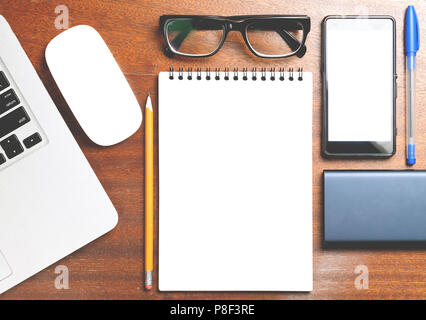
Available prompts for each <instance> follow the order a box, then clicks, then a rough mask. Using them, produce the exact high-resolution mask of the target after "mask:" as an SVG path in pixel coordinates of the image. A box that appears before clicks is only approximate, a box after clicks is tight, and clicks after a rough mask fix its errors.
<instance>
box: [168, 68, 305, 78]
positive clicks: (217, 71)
mask: <svg viewBox="0 0 426 320" xmlns="http://www.w3.org/2000/svg"><path fill="white" fill-rule="evenodd" d="M186 72H187V79H188V80H192V79H193V76H192V75H193V72H192V67H188V68H187V69H186ZM184 73H185V68H183V67H180V68H179V69H178V79H179V80H183V79H184V76H185V74H184ZM196 73H197V80H202V79H203V72H202V69H201V68H197V69H196ZM248 73H249V71H248V68H243V70H242V78H241V79H242V80H244V81H247V80H248V79H249V75H248ZM267 73H268V71H267V69H266V67H263V68H261V69H260V79H261V80H262V81H266V80H267ZM296 73H297V80H298V81H303V67H299V68H297V71H296ZM229 74H230V70H229V68H225V70H224V77H223V79H224V80H229V79H230V78H229ZM285 75H286V72H285V68H280V69H279V77H278V78H276V72H275V68H274V67H271V69H270V70H269V80H271V81H275V80H276V79H279V80H280V81H284V80H285ZM174 78H175V72H174V69H173V66H171V67H170V68H169V79H170V80H173V79H174ZM214 78H215V79H216V80H220V78H221V71H220V68H215V70H214ZM205 79H206V80H210V79H211V70H210V68H206V72H205ZM239 79H240V72H239V70H238V68H234V70H233V80H234V81H238V80H239ZM294 79H295V71H294V68H293V67H290V68H288V80H290V81H293V80H294ZM251 80H252V81H256V80H257V69H256V67H254V68H252V70H251Z"/></svg>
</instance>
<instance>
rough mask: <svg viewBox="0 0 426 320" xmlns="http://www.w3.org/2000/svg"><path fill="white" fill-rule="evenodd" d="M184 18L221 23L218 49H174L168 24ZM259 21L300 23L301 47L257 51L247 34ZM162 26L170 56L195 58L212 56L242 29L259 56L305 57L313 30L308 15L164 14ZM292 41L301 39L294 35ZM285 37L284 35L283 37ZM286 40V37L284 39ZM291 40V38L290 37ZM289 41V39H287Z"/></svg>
mask: <svg viewBox="0 0 426 320" xmlns="http://www.w3.org/2000/svg"><path fill="white" fill-rule="evenodd" d="M179 19H180V20H182V19H208V20H212V21H215V22H217V23H219V25H221V26H222V27H223V35H222V39H221V41H220V43H219V45H218V47H217V49H216V50H214V51H212V52H210V53H207V54H186V53H182V52H179V51H177V50H176V49H174V47H173V46H172V44H171V43H170V42H169V39H168V32H167V25H168V24H169V23H170V22H172V21H176V20H179ZM259 22H270V23H274V22H276V24H277V26H280V25H281V24H282V23H283V22H290V23H297V24H300V25H301V27H302V31H303V38H302V41H301V42H300V45H299V47H298V48H297V49H296V50H295V51H294V52H291V53H288V54H284V55H265V54H261V53H259V52H257V51H256V50H255V49H254V48H253V47H252V46H251V44H250V41H249V39H248V36H247V28H248V26H250V25H251V24H254V23H259ZM160 28H161V29H162V31H163V36H164V40H165V42H166V44H167V47H166V48H165V52H164V53H165V54H166V55H167V56H169V57H172V56H173V55H174V54H175V55H178V56H183V57H194V58H197V57H198V58H200V57H211V56H213V55H214V54H216V53H217V52H218V51H219V50H220V49H221V48H222V46H223V44H224V43H225V40H226V37H227V35H228V33H229V32H230V31H234V30H235V31H240V33H241V35H242V37H243V39H244V42H245V43H246V45H247V47H248V48H249V50H250V51H251V52H252V53H253V54H254V55H255V56H257V57H260V58H272V59H276V58H287V57H291V56H294V55H296V56H298V57H299V58H301V57H303V56H304V55H305V53H306V46H305V43H306V38H307V36H308V34H309V32H310V30H311V19H310V18H309V17H308V16H306V15H300V16H298V15H246V16H229V17H223V16H208V15H206V16H203V15H163V16H161V17H160ZM281 36H282V37H283V35H281ZM286 37H292V35H291V34H289V33H288V32H287V35H286ZM292 38H293V40H292V41H297V42H299V40H297V39H295V38H294V37H292ZM283 39H284V37H283ZM284 40H285V39H284ZM290 40H291V39H290ZM285 41H286V42H287V40H285Z"/></svg>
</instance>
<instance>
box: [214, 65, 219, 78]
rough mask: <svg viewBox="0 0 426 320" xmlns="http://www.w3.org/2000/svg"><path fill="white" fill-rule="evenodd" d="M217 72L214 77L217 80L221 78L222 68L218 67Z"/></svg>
mask: <svg viewBox="0 0 426 320" xmlns="http://www.w3.org/2000/svg"><path fill="white" fill-rule="evenodd" d="M215 73H216V76H215V77H214V78H215V79H216V80H220V68H216V70H215Z"/></svg>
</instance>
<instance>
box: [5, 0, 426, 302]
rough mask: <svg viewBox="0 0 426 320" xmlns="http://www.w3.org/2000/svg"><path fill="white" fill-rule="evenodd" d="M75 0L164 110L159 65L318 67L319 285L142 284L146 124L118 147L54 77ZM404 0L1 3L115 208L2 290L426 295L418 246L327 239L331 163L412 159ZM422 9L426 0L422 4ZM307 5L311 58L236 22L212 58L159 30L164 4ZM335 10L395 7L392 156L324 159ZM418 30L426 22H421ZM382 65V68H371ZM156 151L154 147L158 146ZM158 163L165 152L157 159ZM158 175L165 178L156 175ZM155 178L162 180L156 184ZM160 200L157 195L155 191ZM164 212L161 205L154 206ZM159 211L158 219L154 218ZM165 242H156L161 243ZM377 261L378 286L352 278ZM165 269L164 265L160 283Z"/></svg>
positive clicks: (421, 161)
mask: <svg viewBox="0 0 426 320" xmlns="http://www.w3.org/2000/svg"><path fill="white" fill-rule="evenodd" d="M61 4H65V5H67V6H68V8H69V14H70V26H75V25H79V24H89V25H92V26H93V27H95V28H96V29H97V30H98V31H99V32H100V33H101V35H102V36H103V38H104V39H105V41H106V42H107V44H108V45H109V47H110V49H111V50H112V52H113V54H114V56H115V57H116V59H117V61H118V63H119V65H120V66H121V68H122V70H123V71H124V73H125V75H126V77H127V79H128V81H129V83H130V85H131V87H132V88H133V90H134V92H135V94H136V96H137V98H138V100H139V102H140V104H141V106H144V105H145V99H146V97H147V94H148V92H151V94H152V96H153V98H154V104H155V106H154V107H155V110H157V104H156V99H157V74H158V72H159V71H164V70H168V67H169V66H170V65H172V64H173V65H174V66H184V67H188V66H194V67H196V66H201V67H207V66H211V67H222V68H223V67H225V66H231V67H234V66H235V67H239V68H242V67H245V66H248V67H254V66H256V67H258V68H259V67H262V66H267V67H269V66H275V67H280V66H290V65H291V66H295V67H298V66H303V67H304V70H306V71H312V72H313V74H314V104H313V141H314V144H313V150H312V155H313V160H314V168H313V187H314V189H313V200H314V201H313V203H314V204H313V215H314V229H313V239H314V290H313V291H312V292H311V293H305V294H304V293H196V292H194V293H160V292H158V291H157V290H156V289H154V290H153V291H152V292H146V291H144V289H143V274H144V273H143V252H144V247H143V243H144V241H143V239H144V231H143V221H144V220H143V208H144V196H143V195H144V192H143V191H144V189H143V178H144V166H143V143H144V139H143V130H142V128H141V129H140V130H139V131H138V132H137V133H136V134H135V135H134V136H132V137H131V138H130V139H128V140H127V141H125V142H123V143H121V144H119V145H117V146H113V147H109V148H101V147H97V146H95V145H94V144H92V143H91V142H90V141H89V140H88V138H87V137H86V136H85V135H84V133H83V132H82V130H81V129H80V128H79V126H78V124H77V122H76V120H75V119H74V117H73V115H72V114H71V112H70V110H69V109H68V107H67V105H66V103H65V101H64V99H63V97H62V96H61V94H60V92H59V90H58V89H57V87H56V85H55V83H54V81H53V79H52V77H51V75H50V73H49V71H48V68H47V66H46V62H45V60H44V49H45V48H46V45H47V43H48V42H49V41H50V40H51V39H52V38H53V37H54V36H56V35H57V34H59V33H60V32H61V31H60V30H57V29H56V28H55V24H54V22H55V19H56V16H57V15H56V14H55V7H56V6H57V5H61ZM406 5H407V3H406V1H396V0H394V1H387V0H375V1H367V0H357V1H341V0H327V1H325V0H324V1H322V0H321V1H320V0H305V1H302V0H286V1H283V0H265V1H254V0H245V1H237V0H215V1H211V0H210V1H207V0H179V1H177V0H169V1H165V0H151V1H143V0H139V1H125V0H114V1H113V0H102V1H95V0H85V1H83V0H79V1H77V0H67V1H42V0H32V1H29V0H28V1H24V0H22V1H12V0H3V1H1V3H0V13H1V14H2V15H4V17H5V18H6V19H7V20H8V22H9V23H10V25H11V27H12V29H13V30H14V32H15V33H16V35H17V37H18V39H19V40H20V41H21V43H22V45H23V47H24V49H25V51H26V52H27V54H28V55H29V57H30V59H31V61H32V63H33V64H34V66H35V68H36V70H37V72H38V74H39V75H40V77H41V79H42V81H43V83H44V84H45V85H46V87H47V89H48V91H49V93H50V94H51V96H52V98H53V100H54V101H55V103H56V105H57V106H58V108H59V110H60V112H61V113H62V115H63V117H64V119H65V121H66V122H67V124H68V126H69V127H70V129H71V131H72V133H73V134H74V136H75V138H76V139H77V141H78V143H79V145H80V146H81V148H82V149H83V151H84V153H85V155H86V157H87V158H88V160H89V162H90V164H91V165H92V167H93V169H94V171H95V172H96V174H97V175H98V177H99V179H100V180H101V182H102V184H103V186H104V187H105V189H106V191H107V193H108V194H109V196H110V197H111V200H112V202H113V203H114V205H115V206H116V208H117V211H118V213H119V216H120V221H119V224H118V226H117V228H116V229H114V230H113V231H112V232H111V233H109V234H107V235H105V236H104V237H102V238H101V239H99V240H97V241H95V242H94V243H91V244H89V245H88V246H86V247H84V248H83V249H81V250H79V251H77V252H75V253H74V254H72V255H71V256H69V257H67V258H65V259H63V260H62V261H60V262H58V263H56V264H55V265H53V266H51V267H49V268H47V269H46V270H44V271H42V272H40V273H39V274H37V275H35V276H34V277H32V278H31V279H29V280H27V281H25V282H24V283H22V284H20V285H18V286H17V287H15V288H13V289H11V290H10V291H8V292H6V293H5V294H3V295H2V296H1V298H2V299H16V298H28V299H34V298H40V299H80V298H90V299H103V298H107V299H113V298H120V299H170V298H179V299H187V298H188V299H189V298H192V299H195V298H196V299H235V298H239V299H342V298H343V299H349V298H355V299H372V298H379V299H394V298H408V299H414V298H423V299H424V298H426V255H425V252H424V251H421V250H417V251H416V250H373V251H368V250H325V249H324V248H323V247H322V196H321V194H322V187H321V178H322V171H323V170H324V169H364V168H369V169H404V168H405V151H404V148H405V133H404V132H405V112H404V110H405V73H404V62H405V59H404V54H403V21H404V12H405V8H406ZM416 10H417V13H418V15H419V18H420V21H422V16H423V17H424V16H425V15H426V3H423V2H422V3H419V2H417V4H416ZM267 13H280V14H307V15H309V16H310V17H311V19H312V30H311V33H310V34H309V36H308V41H307V47H308V52H307V54H306V56H305V57H304V58H302V59H298V58H295V57H292V58H290V59H284V60H262V59H259V58H256V57H254V56H253V55H252V54H250V52H248V50H247V49H245V44H244V43H243V41H242V39H241V36H240V35H239V34H238V33H234V34H232V33H231V34H230V37H229V38H228V41H227V42H226V43H225V45H224V47H223V48H222V50H221V51H220V52H219V53H218V54H217V55H215V56H214V57H211V58H207V59H196V60H193V59H182V58H175V59H169V58H167V57H165V56H164V55H163V54H162V48H163V39H162V36H161V33H160V32H159V27H158V23H159V16H160V15H162V14H214V15H237V14H240V15H242V14H267ZM330 14H387V15H392V16H393V17H395V19H396V21H397V72H398V74H399V78H398V93H399V95H398V100H397V126H398V132H399V135H398V138H397V153H396V155H395V156H393V157H392V158H391V159H389V160H350V161H343V160H337V161H335V160H333V161H330V160H325V159H323V158H322V157H321V155H320V131H321V91H320V90H321V83H320V56H321V53H320V39H321V32H320V23H321V21H322V19H323V18H324V17H325V16H326V15H330ZM421 27H423V29H422V30H421V32H420V34H421V35H424V34H426V24H424V23H421ZM423 52H424V50H423V49H422V47H421V49H420V53H419V55H418V62H417V68H418V69H417V70H418V71H417V101H418V111H417V121H418V128H417V144H418V150H417V159H418V164H417V165H416V169H425V168H426V151H425V150H426V149H425V148H424V146H425V145H426V128H425V126H426V114H425V113H426V99H425V98H426V72H423V70H426V63H425V59H423V56H424V55H423ZM365 73H366V76H367V77H374V70H365ZM155 151H156V152H157V150H155ZM156 166H157V170H158V162H157V161H156ZM156 185H157V181H156ZM157 186H158V185H157ZM156 197H157V202H156V203H157V204H158V194H156ZM156 209H157V210H156V216H157V214H158V205H157V208H156ZM156 223H157V219H156ZM156 248H157V246H156ZM60 264H62V265H65V266H67V267H68V268H69V271H70V289H69V290H57V289H55V286H54V280H55V278H56V276H57V275H56V274H55V272H54V270H55V266H57V265H60ZM358 265H366V266H367V267H368V268H369V289H368V290H357V289H356V288H355V285H354V280H355V277H356V276H357V275H356V274H355V273H354V270H355V268H356V266H358ZM156 280H157V274H156V273H155V278H154V281H155V282H154V283H156Z"/></svg>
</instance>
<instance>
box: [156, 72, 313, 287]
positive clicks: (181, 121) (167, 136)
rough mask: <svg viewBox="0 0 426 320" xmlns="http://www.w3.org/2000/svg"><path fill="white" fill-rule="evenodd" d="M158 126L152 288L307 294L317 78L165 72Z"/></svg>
mask: <svg viewBox="0 0 426 320" xmlns="http://www.w3.org/2000/svg"><path fill="white" fill-rule="evenodd" d="M288 71H290V72H288ZM158 121H159V199H160V203H159V289H160V290H161V291H311V290H312V74H311V73H307V72H302V70H301V69H299V70H294V71H293V69H290V70H288V69H287V70H286V72H284V70H283V69H281V70H277V72H275V71H274V70H271V71H269V70H268V71H266V69H260V70H258V71H256V70H255V69H254V70H247V69H244V70H241V71H238V70H236V69H235V70H232V71H229V69H226V70H223V71H222V72H221V71H219V70H218V69H215V70H214V71H212V70H210V69H207V70H202V71H201V70H200V69H197V70H194V71H192V70H191V69H189V70H183V69H178V70H176V71H174V72H173V71H170V72H161V73H160V75H159V119H158Z"/></svg>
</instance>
